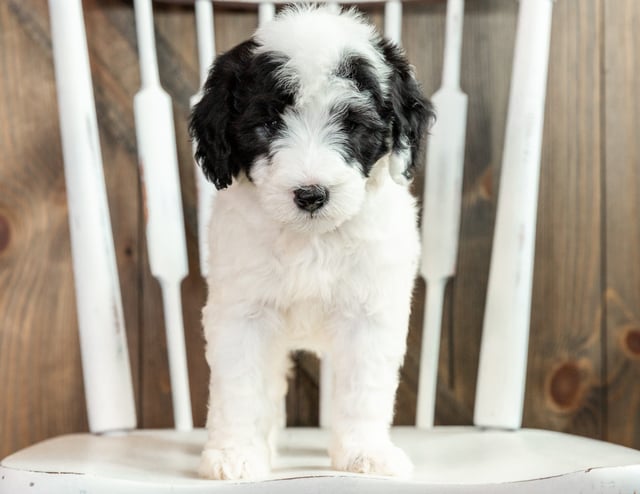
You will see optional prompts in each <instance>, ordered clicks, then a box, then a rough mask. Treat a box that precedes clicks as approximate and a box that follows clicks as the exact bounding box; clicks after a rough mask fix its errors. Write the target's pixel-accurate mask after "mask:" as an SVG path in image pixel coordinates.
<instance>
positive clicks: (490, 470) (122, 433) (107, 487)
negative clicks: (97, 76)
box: [0, 0, 640, 494]
mask: <svg viewBox="0 0 640 494" xmlns="http://www.w3.org/2000/svg"><path fill="white" fill-rule="evenodd" d="M49 4H50V10H51V21H52V22H51V24H52V31H53V36H52V38H53V45H54V58H55V64H56V79H57V85H58V92H59V103H60V112H61V117H60V118H61V129H62V135H63V149H64V157H65V175H66V179H67V193H68V197H69V209H70V213H69V214H70V224H71V231H72V249H73V259H74V274H75V279H76V293H77V300H78V313H79V323H80V331H81V348H82V354H83V369H84V378H85V382H86V383H90V385H88V386H86V392H87V408H88V412H89V425H90V429H91V433H90V434H72V435H68V436H63V437H58V438H54V439H50V440H47V441H44V442H41V443H39V444H36V445H34V446H31V447H28V448H26V449H24V450H22V451H19V452H17V453H15V454H13V455H11V456H9V457H7V458H5V459H4V460H3V461H2V463H1V464H0V492H1V493H7V494H14V493H22V492H25V493H40V492H46V493H58V492H86V493H92V494H94V493H95V494H98V493H109V494H111V493H129V492H131V493H133V492H136V493H162V492H183V493H191V492H194V493H195V492H221V493H222V492H233V493H258V492H324V491H331V492H334V493H342V492H367V493H376V492H416V493H417V492H421V493H427V492H443V493H451V492H465V493H467V492H468V493H501V492H515V493H524V492H576V493H577V492H611V493H635V492H639V491H640V451H635V450H631V449H628V448H624V447H620V446H616V445H612V444H607V443H604V442H601V441H596V440H590V439H585V438H581V437H574V436H571V435H567V434H562V433H555V432H548V431H541V430H530V429H521V428H520V426H521V417H522V406H523V396H524V376H525V370H526V347H527V340H528V337H527V335H528V321H529V308H530V299H531V271H532V269H531V268H532V264H533V239H534V237H535V217H536V196H537V183H538V180H537V178H538V167H539V161H540V144H541V130H542V121H543V120H542V114H543V109H544V96H545V85H546V65H547V59H548V43H549V31H550V19H551V4H552V0H521V6H520V9H521V11H520V21H519V27H518V36H517V40H516V50H515V53H516V55H515V57H516V58H515V60H514V73H513V80H512V87H511V100H510V105H509V106H510V107H509V114H508V119H507V136H506V139H505V142H506V145H505V152H504V163H503V167H502V168H503V172H502V173H503V176H502V180H501V188H500V197H499V202H498V204H499V208H498V216H497V221H496V234H495V239H494V254H493V255H494V259H499V262H493V263H492V268H491V272H490V280H489V289H488V299H487V310H486V316H485V326H484V335H483V343H482V348H481V358H480V368H479V374H478V390H477V399H476V411H475V417H474V423H475V425H474V426H469V427H432V420H433V383H432V382H427V381H426V380H427V379H429V377H424V376H429V375H430V379H435V377H434V375H435V372H434V371H433V369H435V365H434V360H435V355H437V353H438V352H437V335H436V336H435V337H429V338H427V337H425V338H424V339H425V341H426V345H427V348H426V350H427V351H423V362H422V364H421V365H422V367H423V369H427V370H426V371H425V372H423V373H422V374H421V383H420V396H419V409H418V420H417V422H418V425H417V427H398V428H394V429H393V431H392V436H393V438H394V440H395V441H396V443H397V444H398V445H399V446H401V447H402V448H404V449H405V450H406V451H407V452H408V453H409V455H410V456H411V458H412V459H413V461H414V463H415V466H416V471H415V474H414V476H413V478H412V479H411V480H394V479H387V478H380V477H370V476H362V475H355V474H347V473H343V472H336V471H332V470H330V467H329V459H328V457H327V455H326V453H325V451H326V444H327V440H328V438H327V433H326V430H325V429H324V428H318V429H309V428H296V429H285V430H284V431H283V433H282V435H281V436H282V437H281V440H280V454H279V456H278V457H277V459H276V461H275V465H274V470H273V473H272V475H271V477H270V479H268V480H263V481H259V482H226V481H209V480H202V479H199V478H198V477H197V475H196V467H197V464H198V457H199V454H200V450H201V447H202V445H203V444H204V442H205V431H203V430H194V429H193V428H192V424H191V410H190V404H189V399H188V392H187V389H188V387H187V386H188V383H187V379H186V376H187V374H186V370H185V356H184V339H183V335H182V331H181V330H182V317H181V307H180V298H179V290H177V289H176V288H177V287H178V286H179V283H180V280H181V279H182V277H184V275H185V274H186V261H185V260H184V259H185V258H186V254H185V251H184V228H183V226H182V211H181V203H180V194H179V189H178V188H177V187H176V184H177V183H178V180H177V171H176V159H175V155H176V153H175V143H174V139H175V138H174V136H173V131H172V124H171V118H172V117H171V115H170V108H171V107H170V103H169V99H168V96H167V95H166V94H165V93H163V92H162V90H161V88H160V86H159V84H158V77H157V63H156V60H155V53H154V51H155V50H154V37H153V30H152V29H149V27H150V26H152V23H149V21H150V20H151V3H150V0H136V2H135V7H136V17H137V24H138V26H137V27H138V35H139V45H140V51H141V57H140V58H141V66H142V74H143V77H142V80H143V90H142V91H141V92H140V93H139V95H138V96H137V97H136V112H138V107H139V106H140V107H141V108H142V110H144V113H145V114H146V117H147V120H146V121H144V122H142V121H138V134H139V135H138V139H139V141H138V145H139V153H140V156H141V164H142V167H143V169H144V168H145V167H149V166H153V167H154V173H153V174H152V176H153V177H154V179H157V180H154V181H153V183H151V182H150V181H149V180H148V181H147V182H146V183H145V189H146V196H147V208H148V215H149V216H148V225H147V235H148V240H149V244H150V250H151V251H150V260H151V265H152V266H151V267H152V271H153V273H154V275H156V276H157V277H158V278H159V279H160V280H161V283H162V286H163V292H164V306H165V315H166V318H167V327H168V338H169V344H168V347H169V348H170V353H171V355H170V367H171V375H172V388H173V393H174V414H175V417H176V429H175V430H136V429H135V427H136V418H135V407H134V400H133V392H132V386H131V377H130V371H129V363H128V355H127V349H126V341H125V338H124V331H123V329H122V328H123V317H122V309H121V301H120V292H119V287H118V278H117V272H116V269H115V256H114V251H113V241H112V238H111V229H110V223H109V217H108V208H107V202H106V193H105V186H104V181H103V176H102V164H101V157H100V147H99V140H98V133H97V124H96V118H95V106H94V102H93V93H92V88H91V76H90V71H89V64H88V56H87V48H86V39H85V33H84V25H83V18H82V7H81V1H80V0H50V1H49ZM461 6H462V2H461V1H460V0H455V1H452V2H451V4H450V8H451V11H450V14H451V13H455V12H456V11H457V12H458V17H459V16H460V9H461ZM259 9H260V18H261V21H265V20H267V19H268V18H269V17H271V16H273V13H274V6H273V4H261V5H260V6H259ZM196 11H197V17H198V37H199V44H200V60H201V65H202V69H203V77H204V74H205V70H206V67H207V66H208V65H209V64H210V62H211V60H212V58H213V53H214V49H213V37H212V35H213V24H212V15H213V13H212V6H211V3H210V2H209V0H197V1H196ZM400 15H401V4H400V3H399V2H396V1H392V2H388V3H387V5H386V16H387V17H386V22H385V26H386V30H387V34H388V35H390V36H391V37H392V38H395V39H396V40H399V39H400V27H399V26H400V23H399V19H400ZM450 17H451V22H449V20H448V30H450V28H451V30H452V33H453V34H451V33H449V34H451V39H452V40H453V41H451V42H450V40H449V34H448V40H447V44H448V45H449V46H453V47H454V48H452V49H451V50H452V51H453V52H454V53H455V52H456V51H458V52H459V44H460V39H459V37H458V38H456V35H455V29H454V26H455V24H456V22H458V23H460V22H461V20H460V19H458V21H456V20H455V19H454V16H453V15H451V16H450ZM523 20H524V21H523ZM456 47H457V48H456ZM525 69H526V70H525ZM531 74H537V77H532V76H531ZM454 79H455V78H454ZM149 101H152V102H153V104H150V103H149ZM138 117H139V115H138ZM434 138H437V133H436V131H434ZM146 139H152V140H153V144H154V145H153V146H148V145H147V144H146V143H147V141H146ZM159 142H164V143H165V144H166V146H167V147H166V148H162V147H161V146H159V145H158V143H159ZM158 149H160V151H158ZM154 152H155V153H157V154H153V153H154ZM149 176H151V174H149ZM158 177H160V178H158ZM454 186H455V183H454ZM206 190H211V187H209V188H208V189H204V188H200V206H201V209H200V212H201V214H204V213H203V211H206V210H207V209H208V207H209V206H208V204H209V201H210V200H211V198H210V197H209V196H207V195H206V192H205V191H206ZM427 192H428V191H427ZM451 197H453V198H455V197H456V193H452V194H451ZM514 199H515V200H516V201H517V203H518V204H519V205H520V207H518V208H515V207H511V204H514ZM523 205H524V207H523ZM449 207H451V208H453V209H452V211H453V213H452V216H451V217H453V218H455V216H456V215H455V207H456V205H455V204H453V203H452V204H449ZM158 214H160V215H162V216H163V218H164V220H163V222H162V225H158V224H156V223H154V218H155V217H157V215H158ZM202 217H203V216H201V219H202ZM167 218H170V220H167ZM444 227H445V228H446V227H448V228H449V229H450V230H451V229H453V231H454V232H457V225H444ZM161 228H165V229H166V230H160V229H161ZM168 234H169V236H168ZM158 235H159V236H162V237H163V238H164V239H165V243H166V239H167V238H170V239H172V240H173V243H172V244H171V245H170V246H168V247H167V246H166V245H164V247H163V242H156V243H155V244H154V243H153V239H154V237H156V236H158ZM165 248H166V249H165ZM204 250H205V249H203V251H204ZM167 252H171V253H172V254H171V256H167ZM203 265H204V264H203ZM89 274H90V276H89ZM423 274H424V273H423ZM427 274H428V273H427ZM450 274H451V273H447V276H448V275H450ZM425 277H427V281H428V282H429V283H431V280H430V279H429V278H428V276H425ZM429 286H431V284H429ZM89 288H90V289H89ZM434 347H436V350H435V351H434ZM324 367H325V368H326V365H325V366H324ZM322 388H323V391H322V397H321V401H322V406H321V408H324V407H325V406H326V403H327V401H328V400H329V391H328V387H327V386H322ZM322 417H323V419H322V422H323V425H326V420H325V419H324V417H326V415H325V414H322Z"/></svg>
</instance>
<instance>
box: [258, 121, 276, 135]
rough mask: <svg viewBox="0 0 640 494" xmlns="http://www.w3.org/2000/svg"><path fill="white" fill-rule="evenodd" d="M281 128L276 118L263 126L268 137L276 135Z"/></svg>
mask: <svg viewBox="0 0 640 494" xmlns="http://www.w3.org/2000/svg"><path fill="white" fill-rule="evenodd" d="M279 127H280V122H279V121H278V120H277V119H275V118H274V119H272V120H269V121H268V122H266V123H264V124H262V128H263V130H264V132H265V133H267V134H268V135H273V134H275V133H276V132H277V130H278V128H279Z"/></svg>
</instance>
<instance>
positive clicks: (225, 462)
mask: <svg viewBox="0 0 640 494" xmlns="http://www.w3.org/2000/svg"><path fill="white" fill-rule="evenodd" d="M269 470H270V469H269V460H268V457H267V455H266V454H265V453H264V452H263V451H261V448H256V447H251V446H246V447H241V448H224V449H205V450H204V451H203V452H202V457H201V459H200V466H199V467H198V474H199V475H200V477H203V478H205V479H213V480H256V479H262V478H265V477H266V476H267V475H268V474H269Z"/></svg>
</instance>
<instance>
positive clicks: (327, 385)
mask: <svg viewBox="0 0 640 494" xmlns="http://www.w3.org/2000/svg"><path fill="white" fill-rule="evenodd" d="M332 396H333V369H332V367H331V358H330V357H329V355H323V356H322V360H321V361H320V413H319V419H320V427H324V428H328V427H330V426H331V403H332V401H333V400H332Z"/></svg>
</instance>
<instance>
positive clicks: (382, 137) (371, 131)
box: [190, 7, 433, 231]
mask: <svg viewBox="0 0 640 494" xmlns="http://www.w3.org/2000/svg"><path fill="white" fill-rule="evenodd" d="M432 117H433V112H432V107H431V105H430V104H429V102H428V101H427V100H426V99H425V98H424V97H423V96H422V93H421V91H420V88H419V86H418V84H417V82H416V80H415V78H414V75H413V73H412V71H411V68H410V66H409V64H408V63H407V61H406V59H405V57H404V55H403V53H402V52H401V50H400V49H399V48H398V47H397V46H395V45H394V44H392V43H391V42H389V41H387V40H384V39H382V38H380V37H379V36H378V35H377V34H376V32H375V31H374V29H373V28H372V27H371V26H370V25H369V24H367V23H366V22H364V20H363V19H362V18H361V17H360V16H358V15H357V14H356V13H354V12H346V13H343V14H340V15H338V14H333V13H331V12H329V11H328V10H326V9H323V8H312V7H303V8H294V9H291V10H288V11H286V12H285V13H283V14H281V15H280V16H279V17H278V18H277V19H276V20H275V21H273V22H271V23H269V24H267V25H266V26H265V27H263V28H261V29H260V30H258V31H257V32H256V34H255V35H254V37H253V38H252V39H250V40H249V41H246V42H244V43H242V44H240V45H238V46H237V47H235V48H233V49H232V50H230V51H229V52H227V53H225V54H223V55H221V56H219V57H218V58H217V60H216V61H215V63H214V65H213V67H212V69H211V72H210V74H209V78H208V80H207V82H206V84H205V86H204V90H203V96H202V99H201V100H200V102H199V103H198V104H197V105H196V107H195V108H194V110H193V113H192V116H191V125H190V130H191V135H192V137H193V138H194V139H195V140H196V142H197V147H196V159H197V160H198V162H199V164H200V166H201V167H202V169H203V171H204V173H205V175H206V176H207V178H209V180H211V181H212V182H213V183H214V184H215V186H216V187H217V188H218V189H223V188H226V187H228V186H229V185H231V183H232V182H233V180H234V179H235V178H240V177H247V178H248V179H249V180H250V181H251V182H253V183H254V184H255V186H256V188H257V191H258V197H259V200H260V202H261V206H262V208H263V209H264V210H265V211H267V213H269V214H270V215H271V216H272V217H273V218H274V219H276V220H277V221H279V222H281V223H284V224H286V225H289V226H291V227H292V228H295V229H298V230H303V231H304V230H306V231H327V230H331V229H334V228H336V227H337V226H339V225H340V224H341V223H343V222H344V221H345V220H347V219H349V218H350V217H352V216H354V215H355V214H356V213H357V212H358V211H359V209H360V207H361V205H362V203H363V201H364V198H365V194H366V190H367V187H366V184H367V180H368V178H369V176H370V175H371V173H372V171H373V170H374V168H375V167H376V164H377V163H379V162H380V163H382V161H381V160H382V159H383V158H384V159H385V161H384V162H385V163H386V162H388V166H389V171H390V173H391V176H392V177H393V179H394V180H395V181H396V182H398V183H401V184H406V183H407V182H408V181H409V180H410V179H411V177H412V175H413V172H414V169H415V166H416V162H417V154H418V147H419V144H420V140H421V137H422V134H423V131H424V129H425V127H426V125H427V122H428V121H429V119H431V118H432ZM387 158H388V159H387Z"/></svg>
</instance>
